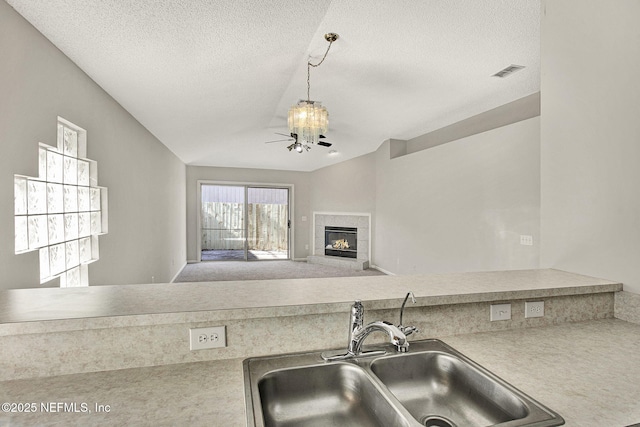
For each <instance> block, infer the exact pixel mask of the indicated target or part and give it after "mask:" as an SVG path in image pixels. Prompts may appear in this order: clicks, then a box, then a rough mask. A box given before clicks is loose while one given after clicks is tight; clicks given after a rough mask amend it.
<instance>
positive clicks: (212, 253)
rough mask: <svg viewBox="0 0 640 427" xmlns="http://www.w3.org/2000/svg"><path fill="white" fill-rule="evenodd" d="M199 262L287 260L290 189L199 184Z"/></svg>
mask: <svg viewBox="0 0 640 427" xmlns="http://www.w3.org/2000/svg"><path fill="white" fill-rule="evenodd" d="M201 194H202V200H201V202H202V210H201V213H200V218H201V220H200V224H201V230H200V232H201V250H202V253H201V259H202V261H217V260H221V261H222V260H267V259H289V231H290V229H289V224H290V223H289V189H288V188H275V187H258V186H248V185H247V186H232V185H210V184H202V186H201Z"/></svg>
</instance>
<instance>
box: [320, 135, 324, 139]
mask: <svg viewBox="0 0 640 427" xmlns="http://www.w3.org/2000/svg"><path fill="white" fill-rule="evenodd" d="M318 138H320V139H324V138H326V136H324V135H318Z"/></svg>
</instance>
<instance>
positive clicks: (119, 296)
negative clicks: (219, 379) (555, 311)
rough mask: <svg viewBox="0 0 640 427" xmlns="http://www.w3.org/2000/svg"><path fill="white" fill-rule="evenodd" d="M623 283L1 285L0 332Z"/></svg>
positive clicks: (432, 279) (413, 280) (540, 294)
mask: <svg viewBox="0 0 640 427" xmlns="http://www.w3.org/2000/svg"><path fill="white" fill-rule="evenodd" d="M621 290H622V284H621V283H618V282H614V281H610V280H605V279H598V278H594V277H589V276H583V275H580V274H574V273H568V272H564V271H560V270H553V269H541V270H517V271H495V272H477V273H449V274H429V275H409V276H369V277H338V278H316V279H287V280H253V281H229V282H196V283H165V284H148V285H113V286H90V287H84V288H40V289H11V290H5V291H0V336H1V335H11V334H24V333H40V332H53V331H65V330H79V329H98V328H107V327H118V326H134V325H136V326H141V325H154V324H155V325H157V324H169V323H185V322H198V321H204V320H206V321H212V320H216V319H234V318H237V319H249V318H261V317H278V316H293V315H305V314H320V313H344V312H348V310H349V307H350V305H351V304H352V303H353V301H354V300H356V299H361V300H363V301H366V303H367V308H368V309H370V310H371V309H390V308H393V309H395V308H397V307H399V305H400V304H401V303H402V300H403V298H404V296H405V294H406V293H407V292H408V291H413V293H414V295H415V296H416V299H417V301H418V303H417V306H432V305H440V304H460V303H474V302H486V301H496V300H501V299H502V300H507V299H524V298H544V297H554V296H564V295H582V294H590V293H599V292H617V291H621Z"/></svg>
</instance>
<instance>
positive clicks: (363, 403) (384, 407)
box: [258, 363, 408, 427]
mask: <svg viewBox="0 0 640 427" xmlns="http://www.w3.org/2000/svg"><path fill="white" fill-rule="evenodd" d="M258 389H259V394H260V397H261V399H260V403H261V406H262V413H263V417H264V425H265V426H274V427H275V426H278V427H280V426H282V427H284V426H309V427H311V426H344V427H349V426H371V427H377V426H380V427H383V426H402V425H406V426H408V423H407V422H406V421H405V420H403V419H402V418H401V417H400V416H399V415H398V412H397V411H396V410H395V409H394V408H393V406H392V405H391V404H390V403H389V401H388V400H386V399H385V397H384V395H383V394H382V393H380V392H379V391H378V390H377V389H376V386H375V384H374V383H373V382H372V381H371V379H370V377H369V376H368V375H367V374H366V373H365V371H364V370H363V369H362V368H359V367H358V366H355V365H351V364H345V363H337V364H330V365H319V366H311V367H308V368H297V369H281V370H277V371H273V372H269V373H267V374H266V375H265V376H263V377H262V378H261V379H260V381H259V383H258Z"/></svg>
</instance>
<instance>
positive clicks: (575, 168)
mask: <svg viewBox="0 0 640 427" xmlns="http://www.w3.org/2000/svg"><path fill="white" fill-rule="evenodd" d="M614 4H615V6H614ZM638 16H640V2H638V1H637V0H620V1H616V2H615V3H612V2H607V1H604V0H589V1H583V0H563V1H543V14H542V32H541V33H542V41H541V42H542V48H541V51H542V73H541V74H542V82H541V83H542V106H541V108H542V129H541V171H542V172H541V180H542V184H541V189H542V210H541V232H542V257H541V265H542V266H543V267H555V268H560V269H563V270H568V271H573V272H578V273H582V274H587V275H592V276H596V277H603V278H607V279H611V280H617V281H621V282H623V283H624V286H625V290H627V291H632V292H635V293H640V268H638V260H639V259H640V191H638V183H640V167H639V166H638V165H639V162H640V120H638V111H639V109H638V105H640V85H638V76H640V55H639V54H638V46H639V44H640V26H639V25H638V22H637V21H638Z"/></svg>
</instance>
